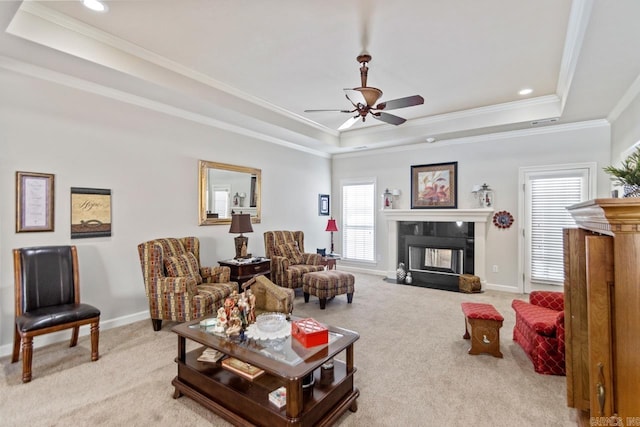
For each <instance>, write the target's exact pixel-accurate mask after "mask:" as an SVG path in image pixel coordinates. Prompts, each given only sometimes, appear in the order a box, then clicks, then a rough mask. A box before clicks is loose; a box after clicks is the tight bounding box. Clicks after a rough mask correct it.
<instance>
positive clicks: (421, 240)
mask: <svg viewBox="0 0 640 427" xmlns="http://www.w3.org/2000/svg"><path fill="white" fill-rule="evenodd" d="M474 228H475V227H474V223H472V222H464V221H457V222H431V221H399V222H398V263H401V262H402V263H404V265H405V266H406V268H407V269H408V271H410V272H411V275H412V277H413V282H412V285H414V286H424V287H429V288H437V289H445V290H451V291H457V290H458V277H459V276H460V275H461V274H474Z"/></svg>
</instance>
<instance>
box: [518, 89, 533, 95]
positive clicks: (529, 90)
mask: <svg viewBox="0 0 640 427" xmlns="http://www.w3.org/2000/svg"><path fill="white" fill-rule="evenodd" d="M531 92H533V89H529V88H526V89H522V90H521V91H520V92H518V95H529V94H531Z"/></svg>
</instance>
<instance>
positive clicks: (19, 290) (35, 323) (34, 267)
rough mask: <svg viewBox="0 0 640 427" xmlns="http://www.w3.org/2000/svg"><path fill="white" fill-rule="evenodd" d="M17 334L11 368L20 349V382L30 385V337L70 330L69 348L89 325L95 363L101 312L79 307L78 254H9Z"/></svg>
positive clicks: (48, 250) (46, 250)
mask: <svg viewBox="0 0 640 427" xmlns="http://www.w3.org/2000/svg"><path fill="white" fill-rule="evenodd" d="M13 270H14V275H15V329H14V336H13V355H12V357H11V363H15V362H17V361H18V359H19V356H20V344H21V343H22V382H25V383H26V382H29V381H31V360H32V355H33V337H34V336H37V335H43V334H48V333H50V332H57V331H60V330H63V329H70V328H72V329H73V332H72V334H71V344H70V347H74V346H75V345H76V344H77V343H78V332H79V330H80V326H82V325H91V360H92V361H95V360H98V358H99V354H98V340H99V328H100V310H98V309H97V308H95V307H93V306H91V305H88V304H82V303H80V280H79V274H78V254H77V252H76V247H75V246H41V247H32V248H21V249H14V250H13Z"/></svg>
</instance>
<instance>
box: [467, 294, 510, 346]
mask: <svg viewBox="0 0 640 427" xmlns="http://www.w3.org/2000/svg"><path fill="white" fill-rule="evenodd" d="M461 305H462V312H463V313H464V336H463V338H464V339H466V340H468V339H469V338H471V348H470V349H469V354H480V353H489V354H490V355H492V356H495V357H502V353H501V352H500V328H502V322H503V321H504V317H502V315H501V314H500V313H498V310H496V309H495V307H494V306H492V305H491V304H483V303H477V302H463V303H462V304H461Z"/></svg>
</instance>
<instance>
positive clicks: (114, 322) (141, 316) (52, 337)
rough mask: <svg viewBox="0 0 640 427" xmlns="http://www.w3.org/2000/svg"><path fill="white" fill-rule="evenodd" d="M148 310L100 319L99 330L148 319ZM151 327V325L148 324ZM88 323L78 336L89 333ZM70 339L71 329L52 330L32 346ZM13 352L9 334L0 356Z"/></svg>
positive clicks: (38, 337)
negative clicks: (8, 339) (7, 341)
mask: <svg viewBox="0 0 640 427" xmlns="http://www.w3.org/2000/svg"><path fill="white" fill-rule="evenodd" d="M149 318H150V317H149V311H141V312H139V313H134V314H128V315H126V316H121V317H116V318H115V319H108V320H102V319H101V320H100V330H101V331H106V330H108V329H112V328H117V327H118V326H124V325H128V324H130V323H133V322H137V321H140V320H145V319H149ZM149 327H151V325H149ZM90 332H91V331H90V327H89V325H85V326H81V327H80V336H81V337H82V336H87V335H89V333H90ZM70 339H71V330H70V329H66V330H64V331H60V332H54V333H52V334H47V335H40V336H37V337H35V338H34V339H33V348H34V349H35V348H38V347H44V346H46V345H49V344H55V343H59V342H62V341H69V340H70ZM11 353H13V336H11V342H10V343H9V344H5V345H3V346H0V357H4V356H10V355H11Z"/></svg>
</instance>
